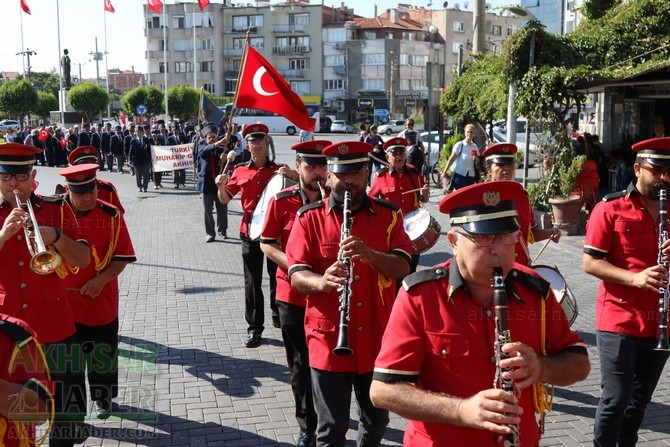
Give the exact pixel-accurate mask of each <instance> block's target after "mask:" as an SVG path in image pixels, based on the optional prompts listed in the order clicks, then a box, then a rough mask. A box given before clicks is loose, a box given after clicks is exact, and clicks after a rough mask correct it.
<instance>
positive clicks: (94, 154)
mask: <svg viewBox="0 0 670 447" xmlns="http://www.w3.org/2000/svg"><path fill="white" fill-rule="evenodd" d="M99 154H100V153H99V152H98V150H97V149H96V148H94V147H93V146H79V147H78V148H76V149H75V150H73V151H72V152H70V155H68V156H67V161H68V163H70V164H71V165H73V166H74V165H80V164H83V163H97V162H98V155H99Z"/></svg>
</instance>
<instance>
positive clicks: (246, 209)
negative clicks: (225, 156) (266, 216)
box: [226, 159, 279, 238]
mask: <svg viewBox="0 0 670 447" xmlns="http://www.w3.org/2000/svg"><path fill="white" fill-rule="evenodd" d="M277 169H279V165H277V164H275V163H273V162H271V161H270V160H269V159H268V160H267V162H266V163H265V166H261V167H257V166H255V165H254V163H253V161H249V163H245V164H244V165H238V166H237V167H236V168H235V170H234V171H233V175H232V177H231V178H230V180H228V183H226V190H227V191H228V194H229V195H230V197H234V196H235V194H237V193H238V192H240V191H241V195H240V203H241V205H242V220H241V221H240V233H242V234H243V235H244V236H245V237H247V238H248V237H249V223H250V222H251V216H252V215H253V214H254V208H256V204H257V203H258V199H259V197H260V196H261V194H262V193H263V190H264V189H265V187H266V186H267V184H268V182H269V181H270V178H272V176H273V175H274V174H275V171H277Z"/></svg>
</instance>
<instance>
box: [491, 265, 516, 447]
mask: <svg viewBox="0 0 670 447" xmlns="http://www.w3.org/2000/svg"><path fill="white" fill-rule="evenodd" d="M493 304H494V306H495V319H496V320H495V324H496V326H495V342H494V343H493V349H494V351H495V358H496V377H495V379H493V387H494V388H498V389H501V390H503V391H505V392H507V393H510V394H514V395H516V389H515V387H514V380H510V379H504V378H503V376H502V374H503V373H504V372H511V371H512V368H501V367H500V361H501V360H505V359H507V358H509V354H508V353H506V352H503V351H502V347H503V345H505V344H506V343H510V342H511V341H512V337H511V336H510V331H509V325H508V317H507V292H506V291H505V281H504V278H503V274H502V268H500V267H494V268H493ZM509 427H510V428H512V430H513V432H512V433H510V434H508V435H507V436H506V438H505V440H504V441H502V439H501V440H500V441H498V442H500V443H502V445H503V446H504V447H519V446H520V445H521V442H520V440H519V427H518V426H516V425H512V424H510V425H509Z"/></svg>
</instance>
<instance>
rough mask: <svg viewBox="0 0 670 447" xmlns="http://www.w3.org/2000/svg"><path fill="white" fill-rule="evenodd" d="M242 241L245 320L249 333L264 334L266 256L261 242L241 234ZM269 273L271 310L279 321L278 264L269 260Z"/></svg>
mask: <svg viewBox="0 0 670 447" xmlns="http://www.w3.org/2000/svg"><path fill="white" fill-rule="evenodd" d="M240 240H241V241H242V264H243V265H244V318H245V319H246V320H247V323H248V324H249V327H248V328H247V333H249V334H258V335H260V334H262V333H263V330H264V329H265V326H264V323H265V302H264V301H265V300H264V297H263V289H262V288H261V283H262V282H263V259H264V258H265V255H264V254H263V251H262V250H261V243H260V241H259V240H255V241H252V240H250V239H249V238H248V237H246V236H245V235H244V234H242V233H240ZM266 269H267V272H268V276H269V278H270V309H272V318H273V319H275V318H276V319H278V318H279V314H278V312H277V305H276V303H275V297H276V294H277V278H275V274H276V273H277V264H275V263H274V262H272V261H270V260H269V259H268V260H267V267H266Z"/></svg>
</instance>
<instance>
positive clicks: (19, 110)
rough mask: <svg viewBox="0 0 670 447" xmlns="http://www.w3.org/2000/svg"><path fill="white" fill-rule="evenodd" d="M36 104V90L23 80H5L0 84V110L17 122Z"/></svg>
mask: <svg viewBox="0 0 670 447" xmlns="http://www.w3.org/2000/svg"><path fill="white" fill-rule="evenodd" d="M36 105H37V92H36V91H35V89H34V88H33V86H32V85H30V83H29V82H28V81H27V80H25V79H22V80H15V81H7V82H5V83H3V84H2V85H0V111H2V112H3V114H5V115H9V116H11V117H12V118H16V119H17V120H18V121H19V122H22V121H23V117H24V116H25V115H26V114H28V113H29V112H30V111H31V110H34V109H35V107H36Z"/></svg>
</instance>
